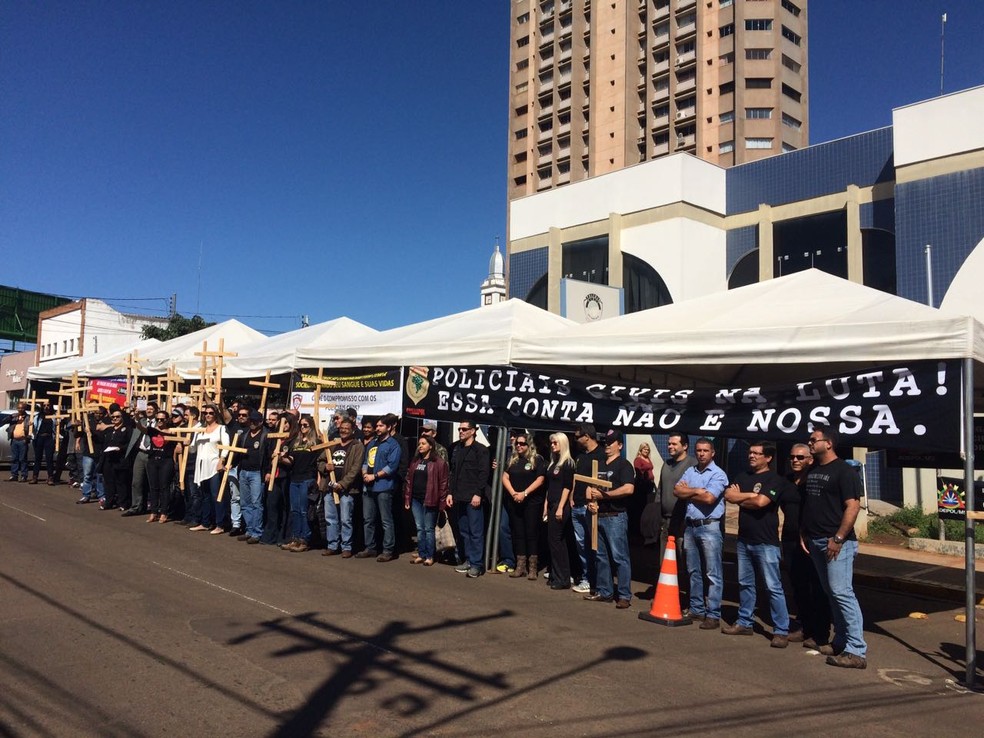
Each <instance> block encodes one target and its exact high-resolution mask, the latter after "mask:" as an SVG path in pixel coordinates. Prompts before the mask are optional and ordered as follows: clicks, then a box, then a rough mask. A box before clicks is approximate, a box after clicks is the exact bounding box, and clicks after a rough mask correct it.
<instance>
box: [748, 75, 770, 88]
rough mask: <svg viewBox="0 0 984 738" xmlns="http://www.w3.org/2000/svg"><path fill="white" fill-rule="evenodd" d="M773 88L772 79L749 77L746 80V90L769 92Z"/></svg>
mask: <svg viewBox="0 0 984 738" xmlns="http://www.w3.org/2000/svg"><path fill="white" fill-rule="evenodd" d="M771 88H772V78H771V77H748V78H747V79H745V89H748V90H768V89H771Z"/></svg>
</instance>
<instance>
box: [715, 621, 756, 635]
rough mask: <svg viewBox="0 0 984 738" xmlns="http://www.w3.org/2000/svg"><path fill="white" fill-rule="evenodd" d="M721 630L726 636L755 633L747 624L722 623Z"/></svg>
mask: <svg viewBox="0 0 984 738" xmlns="http://www.w3.org/2000/svg"><path fill="white" fill-rule="evenodd" d="M721 632H722V633H724V634H725V635H728V636H750V635H755V631H754V630H752V629H751V628H749V627H748V626H747V625H738V623H735V624H734V625H727V624H725V625H722V626H721Z"/></svg>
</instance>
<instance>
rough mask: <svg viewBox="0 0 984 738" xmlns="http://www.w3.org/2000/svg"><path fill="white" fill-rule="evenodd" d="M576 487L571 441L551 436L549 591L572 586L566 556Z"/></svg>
mask: <svg viewBox="0 0 984 738" xmlns="http://www.w3.org/2000/svg"><path fill="white" fill-rule="evenodd" d="M573 488H574V460H573V459H572V458H571V447H570V442H569V441H568V440H567V436H565V435H564V434H563V433H553V434H551V436H550V465H549V466H548V467H547V494H546V499H545V500H544V502H543V514H544V516H545V517H546V519H547V544H548V545H549V547H550V589H568V588H569V587H570V586H571V562H570V557H569V556H568V554H567V538H568V536H567V532H568V530H569V529H570V522H571V504H570V503H571V490H572V489H573Z"/></svg>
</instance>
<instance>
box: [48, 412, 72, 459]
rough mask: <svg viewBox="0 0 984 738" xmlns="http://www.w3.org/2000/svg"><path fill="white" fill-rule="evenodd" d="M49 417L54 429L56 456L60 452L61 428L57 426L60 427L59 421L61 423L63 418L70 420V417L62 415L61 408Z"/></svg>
mask: <svg viewBox="0 0 984 738" xmlns="http://www.w3.org/2000/svg"><path fill="white" fill-rule="evenodd" d="M49 417H50V418H51V422H52V424H53V425H54V429H55V453H56V454H57V453H58V452H59V450H61V428H60V427H59V426H60V425H61V421H63V420H64V419H65V418H70V417H72V416H71V415H70V414H69V415H63V414H62V411H61V408H60V407H59V408H58V412H56V413H53V414H52V415H50V416H49Z"/></svg>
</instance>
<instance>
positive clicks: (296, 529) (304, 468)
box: [280, 415, 324, 553]
mask: <svg viewBox="0 0 984 738" xmlns="http://www.w3.org/2000/svg"><path fill="white" fill-rule="evenodd" d="M298 428H299V430H298V433H297V436H296V437H295V438H294V439H293V440H292V441H291V443H290V445H289V446H287V448H286V451H284V452H282V453H281V455H280V463H281V464H283V465H284V466H286V468H288V469H289V470H290V487H289V490H290V495H289V496H290V523H291V541H290V543H285V544H284V545H282V546H281V548H282V549H284V550H285V551H293V552H294V553H303V552H304V551H307V550H308V548H309V546H308V544H309V543H310V542H311V528H310V526H309V525H308V503H309V500H308V490H309V489H310V487H311V485H312V484H314V481H315V478H316V477H317V476H318V466H317V461H318V457H319V456H322V455H324V450H321V449H319V450H317V451H312V450H311V447H312V446H317V445H318V432H317V431H316V430H315V427H314V420H312V418H311V416H310V415H302V416H301V422H300V423H299V424H298Z"/></svg>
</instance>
